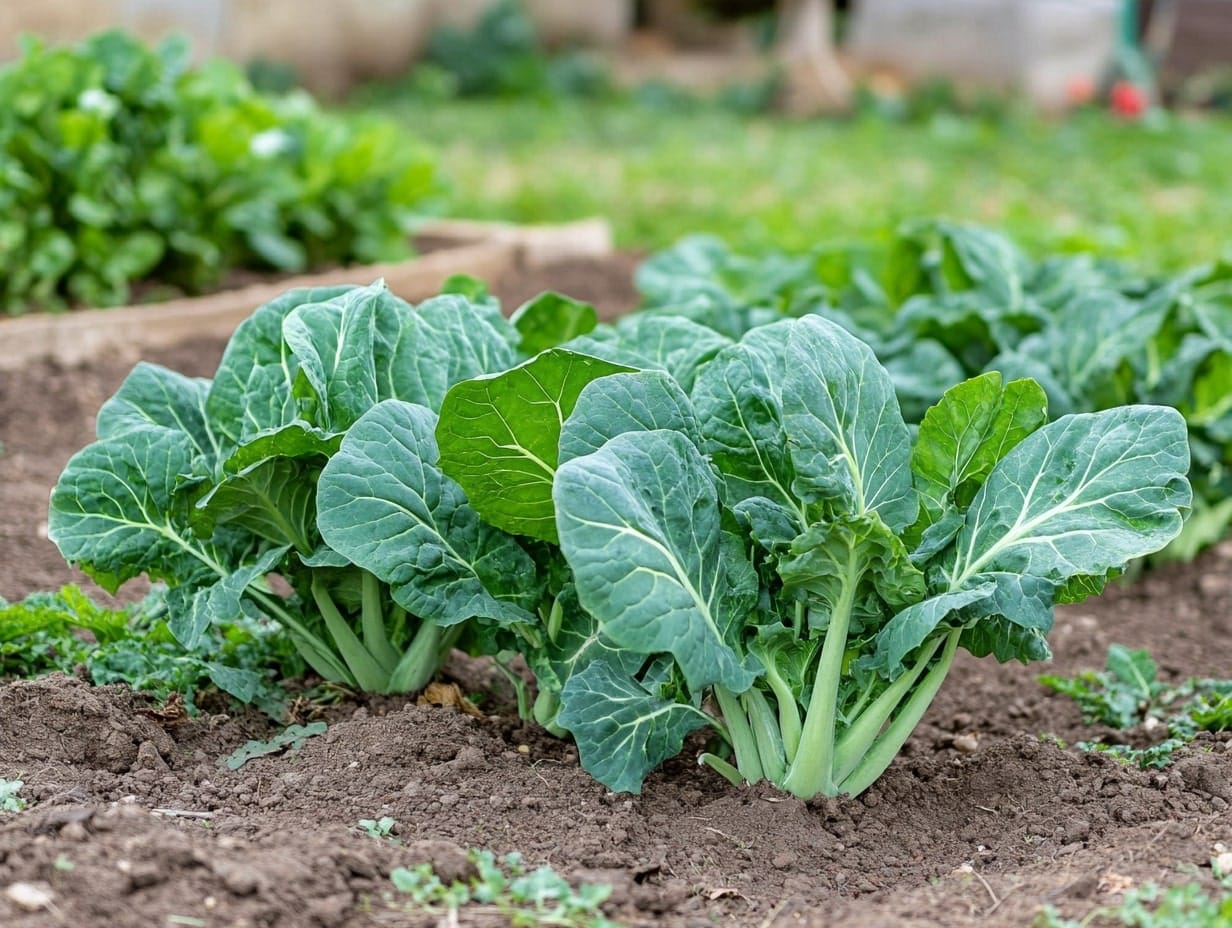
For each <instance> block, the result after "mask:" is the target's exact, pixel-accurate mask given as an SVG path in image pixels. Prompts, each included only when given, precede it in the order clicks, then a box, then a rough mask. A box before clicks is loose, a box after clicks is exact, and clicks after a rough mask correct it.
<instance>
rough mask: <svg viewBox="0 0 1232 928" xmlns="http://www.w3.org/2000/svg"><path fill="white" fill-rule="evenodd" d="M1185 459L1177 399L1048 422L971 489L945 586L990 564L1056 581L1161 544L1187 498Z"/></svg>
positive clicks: (1177, 525) (1114, 564)
mask: <svg viewBox="0 0 1232 928" xmlns="http://www.w3.org/2000/svg"><path fill="white" fill-rule="evenodd" d="M1188 469H1189V444H1188V436H1187V434H1186V430H1185V422H1184V419H1182V418H1181V415H1180V413H1178V412H1177V411H1176V410H1175V409H1168V408H1165V407H1159V406H1127V407H1122V408H1120V409H1112V410H1107V411H1106V412H1101V413H1090V414H1083V415H1074V416H1066V417H1064V418H1062V419H1059V420H1057V421H1056V422H1053V423H1050V424H1049V425H1046V426H1044V427H1043V428H1041V429H1039V430H1038V431H1036V432H1034V433H1033V434H1031V435H1030V436H1028V437H1027V438H1026V439H1024V440H1023V441H1022V442H1021V443H1020V444H1019V445H1018V446H1017V447H1015V448H1014V449H1013V450H1012V451H1011V452H1010V453H1009V454H1007V455H1006V456H1005V457H1004V458H1002V459H1001V460H1000V461H999V462H998V463H997V465H996V466H995V467H994V468H993V470H992V473H991V474H989V476H988V479H987V480H986V481H985V483H984V486H983V487H981V488H980V490H979V492H978V493H977V494H976V497H975V499H974V500H973V501H972V503H971V507H970V509H969V510H968V511H967V519H966V522H965V524H964V525H963V528H962V529H961V530H960V531H959V533H958V536H957V537H956V539H955V548H956V554H955V560H954V563H953V566H952V567H951V568H950V570H949V576H950V589H951V590H958V589H961V588H963V587H964V585H965V584H966V583H967V581H968V580H969V579H970V578H972V577H973V576H975V575H976V574H979V573H983V572H989V571H1005V572H1007V573H1012V574H1024V575H1030V576H1033V577H1038V578H1042V579H1047V580H1049V581H1050V582H1053V583H1057V584H1059V583H1060V582H1062V581H1064V580H1067V579H1069V578H1070V577H1074V576H1078V575H1091V576H1105V575H1107V573H1108V572H1109V571H1110V570H1112V569H1114V568H1118V567H1122V566H1123V565H1124V564H1125V563H1126V562H1128V561H1130V560H1132V559H1134V558H1137V557H1142V556H1144V555H1146V554H1150V553H1151V552H1153V551H1156V550H1158V549H1159V548H1161V547H1163V546H1164V545H1165V544H1167V543H1168V541H1169V540H1171V539H1172V538H1174V537H1175V536H1176V535H1177V533H1178V532H1179V531H1180V529H1181V522H1182V512H1183V511H1184V510H1186V509H1188V508H1189V504H1190V500H1191V496H1192V493H1191V491H1190V488H1189V484H1188V482H1187V481H1186V479H1185V473H1186V471H1187V470H1188Z"/></svg>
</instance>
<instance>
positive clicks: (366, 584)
mask: <svg viewBox="0 0 1232 928" xmlns="http://www.w3.org/2000/svg"><path fill="white" fill-rule="evenodd" d="M357 569H358V568H357ZM359 572H360V626H361V628H362V629H363V634H364V647H365V648H367V650H368V653H369V654H371V655H372V657H373V658H374V659H375V660H376V661H377V663H379V664H380V665H381V666H382V667H384V668H385V669H386V671H388V672H390V673H392V672H393V671H394V668H395V667H398V666H399V664H400V662H401V659H400V658H399V656H398V652H397V651H395V650H394V646H393V645H392V644H390V641H389V632H388V631H387V630H386V628H385V609H384V596H383V595H382V591H381V581H380V580H379V579H377V576H376V574H374V573H372V572H371V571H367V570H363V569H359ZM421 634H423V628H422V627H421V628H420V629H419V631H418V632H416V635H415V638H416V640H418V638H419V636H420V635H421ZM414 647H415V645H414V644H412V645H411V648H412V649H413V648H414ZM399 692H401V691H399Z"/></svg>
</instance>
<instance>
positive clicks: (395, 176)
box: [0, 31, 435, 312]
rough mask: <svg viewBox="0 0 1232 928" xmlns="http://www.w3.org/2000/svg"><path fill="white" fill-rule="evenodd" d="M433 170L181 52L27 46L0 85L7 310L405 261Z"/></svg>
mask: <svg viewBox="0 0 1232 928" xmlns="http://www.w3.org/2000/svg"><path fill="white" fill-rule="evenodd" d="M434 178H435V171H434V162H433V160H432V158H431V157H430V156H429V155H427V154H426V150H425V148H424V147H423V146H422V145H421V144H420V143H419V142H418V140H417V137H416V136H415V135H412V134H411V133H409V132H407V131H405V130H403V129H401V128H399V127H397V126H396V125H394V124H391V123H389V122H387V121H383V120H379V119H373V118H370V117H347V118H344V117H339V116H335V115H330V114H325V113H322V112H321V111H320V110H319V109H318V108H317V107H316V105H315V104H314V103H313V101H312V99H311V98H309V97H307V96H305V95H303V94H294V95H289V96H286V97H270V96H264V95H262V94H260V93H258V92H257V91H255V90H254V89H253V88H252V85H251V84H250V83H249V82H248V80H247V78H245V77H244V75H243V73H242V72H241V71H240V70H239V69H238V68H236V67H234V66H232V65H230V64H227V63H224V62H217V61H216V62H210V63H208V64H206V65H204V66H202V67H201V68H198V69H190V68H189V67H188V54H187V48H186V46H185V45H184V43H183V42H182V41H177V40H168V41H166V42H164V43H162V44H161V45H159V46H158V47H157V48H153V49H150V48H147V47H145V46H144V45H142V44H141V43H139V42H138V41H137V40H135V39H133V38H131V37H129V36H127V35H125V34H124V33H122V32H118V31H113V32H106V33H102V34H100V35H97V36H94V37H93V38H91V39H89V40H88V41H86V42H85V43H83V44H82V45H80V46H78V47H76V48H48V47H44V46H43V45H42V44H40V43H39V42H37V41H35V40H26V41H25V43H24V47H23V53H22V56H21V58H20V60H18V61H16V62H14V63H12V64H10V65H8V66H7V67H5V68H4V70H3V71H0V309H3V310H7V311H8V312H21V311H23V310H25V309H27V308H31V307H35V306H37V307H51V308H56V307H60V306H64V305H66V304H73V303H84V304H90V305H100V306H106V305H113V304H117V303H124V302H126V301H128V300H129V299H130V298H131V297H132V283H133V282H134V281H152V282H156V283H159V284H166V285H169V286H171V287H174V288H177V289H180V290H183V291H187V292H189V293H197V292H200V291H203V290H208V289H210V288H213V287H215V286H217V285H218V284H219V283H220V282H221V281H222V280H223V279H224V277H225V275H226V274H227V273H228V272H230V271H232V270H234V269H236V268H253V269H269V270H274V271H282V272H296V271H301V270H304V269H306V268H311V267H317V266H321V265H326V264H333V263H347V262H352V261H361V262H373V261H383V260H391V259H396V258H399V257H402V256H405V255H406V254H407V253H408V251H409V245H408V242H407V234H408V230H409V227H410V223H411V220H412V218H413V216H414V214H415V213H417V212H419V211H421V210H423V209H424V208H425V205H426V199H427V198H428V197H429V196H430V195H431V194H432V193H433V191H434Z"/></svg>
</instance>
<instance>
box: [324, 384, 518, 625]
mask: <svg viewBox="0 0 1232 928" xmlns="http://www.w3.org/2000/svg"><path fill="white" fill-rule="evenodd" d="M435 427H436V414H435V413H433V412H432V411H431V410H430V409H427V408H425V407H423V406H417V405H415V404H412V403H403V402H401V401H399V400H386V401H385V402H383V403H380V404H379V405H377V406H374V407H373V408H372V409H371V410H369V411H368V412H367V413H365V414H364V415H363V416H362V417H361V418H360V420H359V421H358V422H356V423H355V425H353V426H352V427H351V429H350V431H348V432H347V436H346V438H345V439H344V440H343V442H342V447H340V448H339V449H338V452H337V454H335V455H334V456H333V458H331V459H330V461H329V463H328V464H326V465H325V469H324V470H323V471H322V472H321V477H320V480H319V481H318V484H317V523H318V526H319V528H320V531H321V535H322V537H323V538H324V539H325V542H326V544H328V545H329V547H330V548H332V549H333V550H334V551H336V552H338V553H339V554H341V555H342V556H343V557H345V558H347V559H348V560H349V561H351V563H353V564H356V565H358V566H359V567H362V568H364V569H365V570H368V571H370V572H371V573H373V574H375V575H376V576H377V577H379V578H380V579H381V580H383V581H385V582H386V583H388V584H389V585H390V591H391V593H392V595H393V597H394V599H395V600H397V602H398V603H399V604H400V605H402V606H403V607H405V608H406V609H407V610H408V611H409V612H411V613H412V614H414V615H417V616H420V617H421V618H425V619H429V620H431V621H434V622H437V623H438V624H441V625H453V624H457V623H459V622H463V621H465V620H467V619H471V618H476V617H478V618H486V619H491V620H493V621H495V622H498V623H502V624H505V623H510V622H534V621H535V619H534V616H533V614H532V613H531V612H530V611H529V610H530V609H532V608H533V606H534V604H535V603H536V602H537V601H538V596H539V585H538V581H537V579H536V574H535V566H534V563H533V562H532V561H531V559H530V557H529V556H528V555H527V554H526V553H525V552H524V551H523V550H522V549H521V548H520V547H518V544H517V542H515V541H514V540H513V539H512V538H510V537H509V536H508V535H506V534H504V533H503V532H500V531H498V530H496V529H494V528H493V527H492V526H491V525H489V524H487V523H485V522H483V521H482V520H481V519H480V518H479V516H478V515H477V514H476V512H475V510H474V509H472V508H471V507H470V506H469V505H468V504H467V502H466V496H465V495H464V494H463V492H462V489H461V487H459V486H458V485H457V484H456V483H454V482H453V481H452V480H450V479H449V478H448V477H446V476H445V475H444V474H442V473H441V471H440V469H439V468H438V466H437V457H438V453H437V446H436V438H435V437H434V434H433V432H434V429H435Z"/></svg>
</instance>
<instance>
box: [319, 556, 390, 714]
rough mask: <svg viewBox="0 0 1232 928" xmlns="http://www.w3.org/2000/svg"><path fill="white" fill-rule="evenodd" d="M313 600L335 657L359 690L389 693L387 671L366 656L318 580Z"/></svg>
mask: <svg viewBox="0 0 1232 928" xmlns="http://www.w3.org/2000/svg"><path fill="white" fill-rule="evenodd" d="M312 599H313V601H314V602H315V603H316V604H317V608H318V609H319V610H320V611H321V618H323V619H324V620H325V627H326V628H327V629H329V634H330V637H331V638H333V639H334V645H335V646H336V647H337V648H338V653H339V654H341V655H342V659H343V660H344V661H346V664H347V667H348V668H349V669H350V671H351V673H352V674H353V675H354V676H355V681H356V682H357V683H358V684H359V686H360V688H361V689H364V690H366V691H368V692H370V693H385V692H388V688H389V671H387V670H386V669H385V668H384V667H382V666H381V665H380V663H379V662H378V661H377V660H376V658H374V657H373V656H372V655H371V654H369V653H368V649H367V648H365V647H364V645H363V642H362V641H360V640H359V637H358V636H357V635H356V634H355V631H354V630H353V629H352V628H351V626H350V623H348V622H347V620H346V619H345V618H343V615H342V613H341V612H340V611H339V610H338V606H337V605H336V604H335V603H334V599H333V597H332V596H330V595H329V589H328V588H327V587H326V585H325V581H324V580H322V579H321V577H319V576H317V577H313V579H312Z"/></svg>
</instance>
